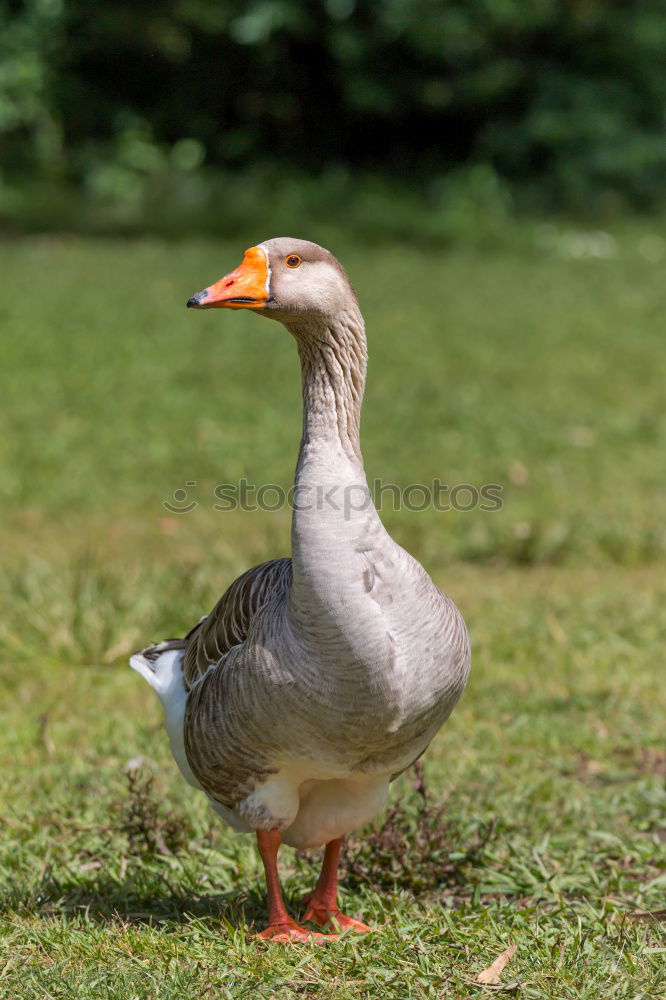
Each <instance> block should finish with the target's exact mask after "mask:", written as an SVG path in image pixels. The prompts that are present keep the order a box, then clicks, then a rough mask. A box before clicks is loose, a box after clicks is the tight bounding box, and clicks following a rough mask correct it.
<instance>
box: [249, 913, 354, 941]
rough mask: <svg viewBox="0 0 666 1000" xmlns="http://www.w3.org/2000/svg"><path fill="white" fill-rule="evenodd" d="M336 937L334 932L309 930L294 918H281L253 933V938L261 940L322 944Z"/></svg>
mask: <svg viewBox="0 0 666 1000" xmlns="http://www.w3.org/2000/svg"><path fill="white" fill-rule="evenodd" d="M335 937H336V935H335V934H318V933H317V932H316V931H310V930H308V928H307V927H300V926H299V924H297V923H296V921H295V920H291V919H289V918H288V919H287V920H281V921H280V922H279V923H275V924H269V925H268V927H267V928H266V930H263V931H260V932H259V933H258V934H255V938H261V939H262V941H306V942H308V943H310V944H312V943H315V944H322V943H323V942H324V941H330V940H332V939H334V938H335Z"/></svg>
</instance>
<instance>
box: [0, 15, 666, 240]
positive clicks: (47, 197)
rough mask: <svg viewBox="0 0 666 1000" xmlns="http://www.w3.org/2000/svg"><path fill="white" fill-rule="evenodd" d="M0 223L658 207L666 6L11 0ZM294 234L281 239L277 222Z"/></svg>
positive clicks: (178, 225)
mask: <svg viewBox="0 0 666 1000" xmlns="http://www.w3.org/2000/svg"><path fill="white" fill-rule="evenodd" d="M0 10H1V13H0V37H1V39H2V41H1V42H0V46H1V50H0V51H1V59H0V162H1V165H2V166H1V182H0V220H2V221H4V224H5V226H6V227H7V226H20V227H21V228H38V229H44V228H49V227H50V228H58V227H62V226H66V227H68V228H74V229H81V230H86V229H91V230H96V231H105V230H107V231H133V230H145V229H149V230H152V231H161V232H169V231H172V232H178V233H183V232H184V231H211V232H216V233H219V232H220V230H222V231H223V232H224V233H226V234H230V233H233V232H235V231H240V230H241V229H244V230H246V229H247V227H248V224H253V222H254V221H255V220H259V219H260V218H263V217H264V216H265V206H266V202H267V199H269V200H270V205H271V217H272V221H273V223H274V227H275V229H276V231H277V229H280V228H281V224H283V220H284V224H283V228H289V226H288V225H287V223H288V222H289V220H293V218H294V216H295V215H296V216H298V218H299V219H300V220H301V221H302V223H303V226H304V227H307V225H308V222H309V221H310V219H315V218H316V219H317V220H319V221H321V220H322V219H327V218H332V219H335V218H339V217H340V212H341V211H343V212H344V214H345V220H346V223H347V225H349V226H353V227H354V228H355V229H356V230H358V231H364V232H367V233H368V234H369V235H370V236H376V235H382V234H384V235H389V236H398V237H402V236H408V235H410V234H413V235H414V234H416V233H418V234H419V235H420V236H421V237H423V236H425V237H431V238H443V239H448V238H450V237H453V238H455V237H458V236H460V235H461V234H466V233H469V232H470V231H477V230H480V231H481V232H482V234H485V233H486V232H492V231H493V230H494V229H499V228H501V227H502V226H504V224H505V223H506V221H507V219H508V218H510V217H511V216H512V214H513V213H516V212H521V211H529V212H539V213H543V212H544V211H551V210H559V211H565V212H567V213H576V214H578V215H581V214H585V215H587V216H595V217H608V216H609V215H613V214H616V213H618V212H621V211H623V210H626V209H627V208H630V209H632V210H646V209H651V210H653V209H654V208H655V207H659V206H660V204H661V202H662V201H663V198H664V180H665V179H666V142H665V141H664V140H665V137H664V124H665V122H666V59H665V58H664V52H665V51H666V0H533V2H530V3H524V2H519V0H248V2H246V3H243V4H240V5H239V4H237V3H231V2H230V0H215V2H212V0H133V2H128V0H116V2H114V3H112V4H109V3H108V2H104V3H103V2H100V0H68V2H65V0H25V2H17V0H5V2H4V4H3V6H2V7H1V8H0ZM292 228H293V227H292Z"/></svg>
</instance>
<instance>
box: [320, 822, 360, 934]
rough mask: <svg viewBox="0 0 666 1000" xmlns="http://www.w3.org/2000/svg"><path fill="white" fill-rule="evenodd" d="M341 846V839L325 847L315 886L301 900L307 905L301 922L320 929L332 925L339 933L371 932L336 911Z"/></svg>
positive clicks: (332, 841) (351, 918)
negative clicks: (312, 923)
mask: <svg viewBox="0 0 666 1000" xmlns="http://www.w3.org/2000/svg"><path fill="white" fill-rule="evenodd" d="M341 846H342V837H338V839H337V840H331V841H329V843H328V844H327V845H326V849H325V851H324V863H323V865H322V867H321V873H320V875H319V879H318V881H317V885H316V886H315V889H314V892H311V893H310V895H309V896H306V897H305V899H304V900H303V902H304V903H307V904H308V908H307V910H306V911H305V916H304V917H303V921H306V920H312V921H313V922H314V923H315V924H318V925H319V926H320V927H325V926H326V925H327V924H329V923H333V924H334V925H336V926H337V927H338V928H339V929H340V930H341V931H346V930H352V931H354V932H355V933H357V934H365V933H366V932H367V931H371V930H372V927H368V925H367V924H362V923H361V922H360V920H354V918H353V917H346V916H345V915H344V913H340V910H339V909H338V903H337V898H338V861H339V859H340V847H341Z"/></svg>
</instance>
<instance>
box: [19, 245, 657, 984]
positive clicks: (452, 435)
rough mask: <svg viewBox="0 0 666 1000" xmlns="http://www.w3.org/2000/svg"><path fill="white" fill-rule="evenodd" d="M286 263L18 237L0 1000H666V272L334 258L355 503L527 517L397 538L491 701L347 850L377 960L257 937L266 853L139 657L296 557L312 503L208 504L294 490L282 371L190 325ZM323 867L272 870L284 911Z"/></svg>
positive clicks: (287, 347)
mask: <svg viewBox="0 0 666 1000" xmlns="http://www.w3.org/2000/svg"><path fill="white" fill-rule="evenodd" d="M266 235H267V234H261V233H259V234H250V235H248V238H247V240H246V241H245V242H244V241H240V243H239V242H238V241H234V242H233V243H224V242H219V243H211V242H208V243H205V242H189V243H186V244H184V245H183V244H177V243H174V244H167V243H162V242H158V241H154V240H152V241H149V240H145V241H135V242H122V241H117V242H104V241H93V240H89V241H83V240H78V239H74V238H55V237H51V238H32V239H27V240H23V241H13V242H8V241H7V242H5V243H2V244H0V266H1V267H2V274H3V285H4V288H5V294H4V295H3V301H2V302H1V303H0V311H1V312H2V316H1V327H0V328H1V330H2V333H1V340H0V382H1V389H2V398H3V407H2V412H1V414H0V431H1V433H0V497H1V500H2V509H3V517H2V523H1V525H0V550H1V551H2V554H3V557H2V564H3V569H2V576H1V578H0V669H1V670H2V680H3V691H4V692H5V696H4V698H3V699H2V703H1V704H0V758H1V759H0V764H1V766H0V800H1V801H2V803H3V804H2V809H1V813H0V886H1V891H2V909H3V915H2V921H1V922H0V996H2V997H4V996H7V997H8V998H10V997H11V998H15V997H16V998H19V997H20V998H24V997H25V998H34V1000H42V998H44V997H54V998H56V997H57V998H61V997H62V998H69V997H81V998H86V1000H88V998H97V997H99V998H107V997H111V998H123V1000H133V998H141V1000H144V998H145V1000H148V998H151V1000H158V998H160V1000H161V998H167V997H174V998H176V997H177V998H179V1000H180V998H190V997H191V998H199V997H208V996H210V997H213V996H214V997H230V998H234V1000H235V998H241V997H248V998H250V997H265V998H266V1000H269V998H271V997H275V998H276V1000H283V998H292V997H294V998H310V997H313V998H314V997H317V998H320V997H321V998H331V1000H332V998H335V1000H338V998H340V1000H346V998H359V997H363V998H366V997H367V998H375V997H395V998H400V1000H402V998H412V997H414V998H422V997H424V998H425V997H437V998H441V997H447V998H448V997H452V998H463V997H464V998H467V997H480V996H488V995H490V994H492V993H493V992H494V990H493V988H492V987H490V986H483V985H480V984H478V983H476V976H477V974H478V972H479V971H481V970H482V969H484V968H486V967H487V966H489V965H490V964H491V962H492V961H493V960H494V959H495V958H496V957H497V956H498V955H499V954H500V952H502V951H503V950H504V949H506V948H507V947H508V946H509V945H511V944H516V945H517V950H516V952H515V955H514V956H513V957H512V958H511V960H510V961H509V964H508V965H507V967H506V969H505V970H504V973H503V974H502V984H503V985H504V987H505V988H506V989H507V990H510V991H511V995H513V996H519V997H521V998H558V1000H559V998H568V997H571V998H576V1000H578V998H583V1000H588V998H589V1000H602V998H618V1000H625V998H636V1000H638V998H639V997H640V998H645V1000H657V998H661V997H662V996H663V994H664V991H665V989H666V975H665V972H664V969H665V964H664V958H665V957H666V941H665V939H664V935H663V926H664V919H665V918H666V901H665V898H664V896H665V894H664V890H665V889H666V873H665V868H664V857H665V852H664V843H665V842H666V808H665V807H666V797H665V795H664V773H665V770H666V748H665V746H664V717H665V711H666V685H664V682H663V677H664V671H663V642H664V637H665V635H666V572H665V569H666V527H665V525H666V519H665V517H664V515H665V513H666V509H665V507H666V505H665V504H664V489H665V483H664V454H665V453H666V414H665V411H664V406H663V392H664V388H663V387H664V380H665V376H666V349H665V347H664V319H663V317H664V313H665V309H666V285H665V283H664V281H663V260H664V259H666V256H664V257H662V259H661V260H660V259H659V254H660V252H662V253H663V251H660V247H661V246H662V244H660V243H659V239H658V238H657V237H656V236H655V235H654V234H653V233H652V232H651V230H650V227H648V226H647V225H646V226H643V227H640V226H638V225H634V226H627V227H626V228H624V229H623V230H622V231H621V232H619V233H618V234H617V236H616V239H615V241H611V243H608V242H606V243H604V244H603V245H602V249H603V253H604V254H607V256H595V255H594V254H592V255H588V256H586V255H585V247H586V244H585V240H584V239H582V241H581V239H578V242H576V239H575V238H573V237H572V238H571V239H570V238H569V237H566V238H565V237H564V236H562V239H559V237H558V238H557V239H555V238H552V237H553V234H552V233H550V235H549V236H548V239H547V240H544V239H543V238H541V237H540V243H539V245H536V244H534V245H533V244H532V243H531V242H530V241H529V240H523V241H520V242H516V244H515V245H512V246H507V247H504V248H492V247H489V248H487V249H485V250H483V249H469V248H468V249H464V248H459V249H457V250H454V251H449V252H445V251H433V250H419V249H416V248H414V247H401V246H397V245H395V246H387V247H383V248H378V247H367V246H362V245H358V244H350V245H347V246H345V245H344V243H342V242H339V243H337V244H336V245H334V244H331V249H333V250H334V252H337V253H338V255H339V256H340V257H341V259H342V260H343V262H344V263H345V264H346V266H347V267H348V269H349V271H350V273H351V275H352V278H353V280H354V282H355V284H356V286H357V289H358V291H359V295H360V299H361V303H362V306H363V309H364V313H365V315H366V319H367V322H368V334H369V346H370V369H369V383H368V390H367V394H366V404H365V409H364V424H363V441H364V454H365V458H366V467H367V470H368V474H369V478H370V479H371V480H372V479H373V478H375V477H381V479H382V480H383V482H384V483H396V484H398V485H400V486H403V487H404V486H407V485H408V484H410V483H412V484H416V483H423V484H429V483H432V481H433V480H434V479H440V480H441V481H442V482H443V483H446V484H448V485H456V484H471V485H473V486H475V487H477V488H479V487H480V486H482V485H483V484H498V485H500V486H501V487H502V490H503V492H502V500H503V507H502V510H501V511H496V512H487V511H482V510H473V511H467V512H463V511H449V512H438V511H435V510H432V509H429V510H425V511H420V512H416V511H408V510H402V511H390V510H388V511H386V513H385V522H386V524H387V526H388V527H389V529H390V530H391V532H392V533H393V534H394V536H395V537H396V539H397V540H398V541H399V542H400V543H401V544H403V545H405V546H406V547H407V548H409V549H410V550H411V551H412V552H413V553H414V554H415V555H417V556H418V557H419V558H420V559H421V560H422V561H423V562H424V564H425V565H426V566H427V567H428V568H429V569H430V570H431V572H432V574H433V576H434V577H435V579H436V581H437V582H438V583H439V584H440V585H441V586H443V587H444V588H445V589H446V590H447V591H448V592H449V593H450V594H451V595H452V596H453V597H454V599H455V600H456V602H457V603H458V605H459V607H460V608H461V610H462V611H463V613H464V615H465V618H466V620H467V622H468V626H469V629H470V633H471V636H472V643H473V666H472V676H471V680H470V684H469V686H468V689H467V692H466V694H465V696H464V699H463V701H462V702H461V704H460V706H459V707H458V708H457V710H456V712H455V713H454V715H453V717H452V719H451V720H450V722H449V723H448V724H447V726H446V727H445V728H444V730H443V731H442V733H441V734H440V736H439V737H438V738H437V740H436V741H435V743H434V744H433V746H432V747H431V749H430V751H429V752H428V754H427V755H426V756H425V758H424V766H425V774H424V782H425V790H426V798H425V801H424V797H423V794H422V791H420V790H419V787H418V786H419V781H417V780H416V779H417V778H418V775H415V774H414V773H413V772H412V773H410V774H407V775H405V776H404V777H402V778H401V779H399V781H398V782H396V785H395V793H394V798H393V806H395V808H394V809H392V811H391V812H390V813H389V816H388V820H385V818H382V817H380V818H379V819H378V821H377V823H376V824H375V827H374V828H373V829H372V830H367V831H364V832H361V833H359V834H358V835H356V836H354V837H352V838H351V839H350V843H349V845H348V848H347V851H346V854H345V859H344V862H345V864H344V867H345V878H344V880H343V897H344V899H343V902H344V906H345V908H346V910H347V912H349V913H352V914H356V915H357V916H360V917H361V918H362V919H364V920H365V921H367V922H369V923H373V924H374V925H375V926H376V927H377V931H376V933H374V934H372V935H370V936H368V937H366V938H364V939H351V938H345V939H343V940H342V941H339V942H338V943H336V944H332V945H331V944H329V945H326V946H322V947H316V946H311V947H309V946H297V947H286V948H285V947H283V946H279V945H272V946H270V945H269V946H267V945H265V944H263V943H258V942H256V941H254V940H253V938H252V930H253V926H256V927H259V926H261V925H262V923H263V920H264V898H263V893H264V888H263V878H262V877H261V873H260V863H259V861H258V857H257V855H256V852H255V849H254V846H253V843H252V839H251V838H248V837H243V836H239V835H235V834H232V833H230V832H229V831H227V830H226V829H225V828H224V827H222V825H221V823H219V822H218V821H217V820H216V819H215V817H214V816H213V814H212V813H211V812H210V811H209V809H208V808H207V806H206V805H205V802H204V801H202V797H200V796H199V795H198V794H197V793H196V792H194V791H193V790H192V789H190V788H188V787H187V786H186V785H185V784H184V782H183V781H182V779H180V777H179V776H178V774H177V773H176V769H175V765H173V764H172V762H171V760H170V757H169V754H168V750H167V746H166V737H165V734H164V732H163V729H162V724H161V719H160V712H159V709H158V705H157V703H156V701H155V700H154V696H153V695H152V694H151V692H150V691H149V690H148V688H147V686H146V685H145V684H144V682H143V681H142V680H141V679H140V678H139V677H137V676H136V675H135V674H133V673H131V672H130V671H129V669H128V668H127V666H126V661H127V656H128V654H129V653H130V652H131V651H132V650H133V649H135V648H136V647H137V646H139V645H141V644H144V643H145V642H147V641H149V640H151V639H155V638H161V637H165V636H167V635H170V634H182V631H183V630H184V629H186V628H188V627H189V626H190V625H191V624H192V622H193V621H195V620H196V619H197V618H198V617H199V616H200V615H201V614H202V613H204V612H205V611H207V610H208V609H209V607H210V605H211V604H212V602H213V601H214V599H215V598H216V597H217V596H218V595H219V593H220V592H221V591H222V590H223V589H224V587H225V586H226V585H227V583H228V582H229V581H230V580H231V579H232V578H233V576H234V575H235V574H237V573H238V572H240V571H242V570H243V569H244V568H246V567H247V566H249V565H252V564H253V563H255V562H256V561H258V560H261V559H264V558H269V557H271V556H274V555H278V554H284V553H286V552H288V545H289V512H288V511H286V510H281V511H277V512H273V513H270V512H260V511H256V512H243V511H234V512H231V513H222V512H220V511H217V510H215V507H214V504H215V502H216V498H215V495H214V489H215V487H216V485H217V484H220V483H235V482H237V481H238V480H239V479H241V478H245V479H247V480H248V482H249V483H253V484H256V485H260V484H265V483H275V484H279V485H282V486H283V487H288V486H289V485H290V482H291V476H292V471H293V465H294V460H295V456H296V449H297V444H298V437H299V431H300V393H299V378H298V369H297V363H296V357H295V350H294V346H293V343H292V342H291V339H290V337H289V336H288V335H287V334H286V333H285V332H284V331H283V330H282V329H281V328H280V327H279V326H277V324H269V323H264V322H262V321H261V320H259V319H257V318H256V317H253V316H249V315H242V314H241V315H238V314H236V315H228V314H225V313H203V314H192V313H187V312H186V311H185V309H184V302H185V300H186V299H187V298H188V296H189V295H190V294H191V293H192V292H194V291H196V290H198V289H199V288H201V287H203V286H205V285H207V284H209V283H210V282H211V281H212V280H213V279H215V278H217V277H219V276H220V275H221V274H222V273H224V272H225V271H226V270H229V269H230V268H231V267H232V266H234V265H235V264H236V263H237V262H238V260H239V259H240V255H241V252H242V250H243V249H244V248H245V246H246V245H250V244H251V243H253V242H257V240H258V239H261V238H262V237H263V236H266ZM542 237H543V233H542ZM567 240H568V242H567ZM546 243H547V244H548V245H547V246H545V244H546ZM589 245H590V246H592V247H593V246H594V244H593V242H592V243H590V244H589ZM581 247H582V250H581ZM604 248H605V249H604ZM188 483H189V484H190V485H188V486H186V484H188ZM192 484H194V485H192ZM182 489H187V493H188V501H196V505H197V506H196V507H195V508H194V509H193V510H191V511H190V512H189V513H184V512H181V513H179V512H173V511H170V510H168V509H166V508H165V507H164V502H165V501H169V502H170V503H172V505H175V506H178V504H179V503H180V501H179V499H178V498H179V497H180V496H181V494H179V493H178V492H177V491H179V490H182ZM174 494H176V498H175V500H174ZM182 505H183V506H184V504H182ZM396 803H397V806H396ZM317 864H318V858H317V857H316V856H314V855H312V856H309V855H308V856H299V855H295V854H294V853H293V852H292V851H290V850H289V849H284V850H283V854H282V858H281V865H282V872H283V876H284V886H285V892H286V896H287V899H288V901H289V903H290V905H292V906H293V907H294V909H295V910H297V909H298V905H299V904H298V901H299V899H300V897H301V896H302V895H303V893H304V892H305V891H306V890H307V889H308V888H309V887H310V886H311V884H312V881H313V878H314V877H315V873H316V870H317Z"/></svg>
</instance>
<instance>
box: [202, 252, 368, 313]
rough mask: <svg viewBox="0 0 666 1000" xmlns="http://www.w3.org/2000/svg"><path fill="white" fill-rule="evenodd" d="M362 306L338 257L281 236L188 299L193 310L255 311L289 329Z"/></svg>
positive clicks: (249, 255)
mask: <svg viewBox="0 0 666 1000" xmlns="http://www.w3.org/2000/svg"><path fill="white" fill-rule="evenodd" d="M352 303H353V305H355V306H356V305H357V301H356V295H355V293H354V289H353V288H352V286H351V283H350V281H349V278H348V277H347V274H346V272H345V270H344V269H343V267H342V266H341V264H339V263H338V261H337V260H336V259H335V257H334V256H333V254H332V253H329V251H328V250H325V249H324V248H323V247H320V246H318V245H317V244H316V243H310V242H309V241H308V240H297V239H292V238H290V237H286V236H280V237H277V238H276V239H273V240H266V241H265V242H264V243H259V244H258V245H257V246H254V247H250V248H249V249H248V250H246V251H245V256H244V257H243V260H242V262H241V264H239V266H238V267H237V268H236V269H235V270H234V271H231V272H230V273H229V274H226V275H225V276H224V277H223V278H220V280H219V281H216V282H214V284H212V285H209V286H208V288H204V289H203V290H202V291H200V292H197V294H196V295H193V296H192V298H191V299H189V300H188V303H187V306H188V308H190V309H251V310H253V311H254V312H257V313H259V315H261V316H266V317H267V318H269V319H276V320H279V321H280V322H282V323H284V325H285V326H287V327H294V326H299V325H301V324H302V323H305V324H307V325H310V324H313V323H314V324H321V323H327V322H332V321H334V320H335V317H336V316H338V315H339V314H341V313H344V312H346V311H347V310H348V309H349V307H350V305H351V304H352Z"/></svg>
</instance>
